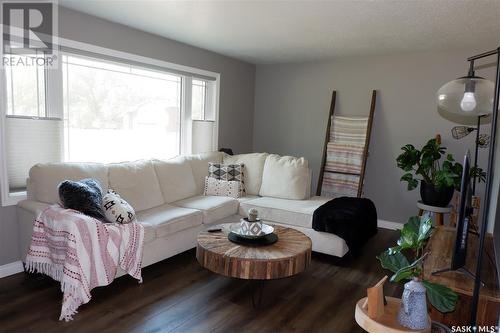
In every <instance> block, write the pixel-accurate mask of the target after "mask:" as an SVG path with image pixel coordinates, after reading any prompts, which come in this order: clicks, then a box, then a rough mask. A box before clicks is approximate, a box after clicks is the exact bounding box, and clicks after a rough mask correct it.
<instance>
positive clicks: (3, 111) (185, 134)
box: [0, 37, 221, 206]
mask: <svg viewBox="0 0 500 333" xmlns="http://www.w3.org/2000/svg"><path fill="white" fill-rule="evenodd" d="M57 46H58V47H60V48H67V49H71V50H72V51H71V53H75V55H78V54H81V55H82V56H85V54H88V53H92V54H94V55H95V56H96V57H99V56H102V59H103V60H106V58H113V59H117V60H121V61H122V62H124V63H131V64H136V65H139V66H140V64H143V65H144V67H146V68H147V67H156V68H158V69H159V70H162V71H164V72H170V73H173V74H176V75H179V74H180V75H181V90H182V91H181V138H180V144H181V149H180V153H181V155H186V154H190V153H191V151H192V140H191V139H192V125H191V100H192V96H191V91H192V90H191V88H192V84H191V83H192V80H193V78H194V79H197V78H202V79H203V78H205V80H206V78H210V79H211V80H213V81H210V82H211V84H210V85H211V86H213V89H212V90H213V92H212V94H213V98H214V101H213V105H212V106H211V107H213V111H214V112H215V115H214V119H213V120H214V122H215V126H214V133H213V150H217V147H218V139H219V135H218V134H219V96H220V76H221V75H220V73H217V72H213V71H208V70H204V69H200V68H196V67H190V66H185V65H179V64H176V63H172V62H168V61H163V60H159V59H154V58H150V57H145V56H141V55H137V54H133V53H128V52H123V51H118V50H113V49H110V48H105V47H101V46H96V45H93V44H88V43H83V42H77V41H73V40H69V39H65V38H60V37H59V38H58V45H57ZM79 51H80V52H79ZM61 60H62V56H58V57H57V61H58V62H59V66H57V69H45V73H46V75H45V80H46V81H45V88H46V92H45V94H46V104H45V105H46V115H47V116H48V117H51V118H60V119H63V118H64V117H63V103H64V101H63V77H62V64H61ZM6 84H7V82H6V73H5V68H0V196H1V200H2V206H11V205H16V204H17V203H18V202H19V201H22V200H25V199H27V192H26V191H25V192H15V193H11V192H10V191H9V183H8V175H7V161H6V146H5V142H6V141H5V139H6V138H5V118H6V117H7V107H8V105H7V87H6ZM54 110H59V111H58V112H57V114H56V112H52V111H54ZM28 118H38V117H28Z"/></svg>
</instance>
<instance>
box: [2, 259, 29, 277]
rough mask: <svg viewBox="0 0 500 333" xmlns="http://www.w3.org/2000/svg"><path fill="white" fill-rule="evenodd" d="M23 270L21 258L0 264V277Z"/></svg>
mask: <svg viewBox="0 0 500 333" xmlns="http://www.w3.org/2000/svg"><path fill="white" fill-rule="evenodd" d="M22 271H24V268H23V262H22V261H21V260H19V261H14V262H11V263H9V264H5V265H2V266H0V279H1V278H3V277H6V276H9V275H14V274H17V273H21V272H22Z"/></svg>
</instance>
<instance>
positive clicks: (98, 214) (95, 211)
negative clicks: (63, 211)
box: [59, 178, 104, 220]
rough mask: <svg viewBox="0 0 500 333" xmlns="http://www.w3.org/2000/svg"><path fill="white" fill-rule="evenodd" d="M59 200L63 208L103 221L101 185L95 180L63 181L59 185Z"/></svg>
mask: <svg viewBox="0 0 500 333" xmlns="http://www.w3.org/2000/svg"><path fill="white" fill-rule="evenodd" d="M59 199H60V200H61V203H62V204H63V206H64V207H65V208H70V209H74V210H77V211H79V212H82V213H83V214H85V215H89V216H92V217H95V218H97V219H101V220H102V219H104V213H103V211H102V207H101V205H102V190H101V185H100V184H99V182H98V181H97V180H95V179H91V178H87V179H82V180H80V181H77V182H75V181H72V180H65V181H63V182H62V183H61V184H59Z"/></svg>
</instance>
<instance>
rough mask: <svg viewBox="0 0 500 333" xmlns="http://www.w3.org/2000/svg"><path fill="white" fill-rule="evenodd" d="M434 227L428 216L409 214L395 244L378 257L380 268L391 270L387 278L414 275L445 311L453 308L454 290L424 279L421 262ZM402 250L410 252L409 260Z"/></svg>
mask: <svg viewBox="0 0 500 333" xmlns="http://www.w3.org/2000/svg"><path fill="white" fill-rule="evenodd" d="M433 229H434V227H433V226H432V220H431V219H430V218H429V217H422V218H420V217H418V216H412V217H410V218H409V219H408V222H407V223H405V225H404V226H403V229H401V235H400V237H399V239H398V241H397V246H394V247H390V248H388V249H387V250H386V251H384V252H382V253H381V254H379V255H378V256H377V259H378V260H379V261H380V264H381V265H382V267H383V268H385V269H388V270H390V271H391V272H393V273H394V274H393V275H392V277H391V279H390V280H391V281H392V282H401V281H403V282H404V281H407V280H411V279H413V278H417V279H419V280H421V281H422V283H423V285H424V287H425V289H426V291H427V297H428V299H429V301H430V303H431V304H432V306H434V307H435V308H436V309H437V310H439V311H440V312H443V313H446V312H451V311H453V310H455V306H456V304H457V301H458V296H457V294H455V293H454V292H453V291H452V290H451V289H450V288H448V287H446V286H443V285H441V284H438V283H433V282H430V281H428V280H425V279H423V262H424V259H425V257H426V256H427V255H428V252H426V253H424V248H425V245H426V244H427V242H428V240H429V238H430V237H431V234H432V231H433ZM403 252H405V253H408V252H410V254H412V257H411V260H409V259H408V258H407V257H406V256H405V254H404V253H403Z"/></svg>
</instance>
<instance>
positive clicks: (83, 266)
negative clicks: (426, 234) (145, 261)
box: [26, 205, 144, 321]
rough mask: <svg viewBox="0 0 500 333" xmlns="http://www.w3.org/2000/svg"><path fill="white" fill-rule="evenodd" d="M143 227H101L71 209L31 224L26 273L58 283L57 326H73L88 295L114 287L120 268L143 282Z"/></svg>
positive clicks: (48, 212) (50, 211)
mask: <svg viewBox="0 0 500 333" xmlns="http://www.w3.org/2000/svg"><path fill="white" fill-rule="evenodd" d="M143 243H144V227H143V226H142V225H141V224H139V223H137V222H132V223H129V224H116V223H106V224H105V223H102V222H100V221H99V220H96V219H94V218H92V217H90V216H87V215H83V214H81V213H79V212H77V211H74V210H71V209H64V208H62V207H60V206H59V205H53V206H50V207H48V208H47V209H45V210H44V211H43V212H41V213H40V214H39V215H38V217H37V219H36V220H35V223H34V226H33V235H32V237H31V245H30V248H29V250H28V255H27V257H26V268H27V270H28V271H30V272H34V271H36V272H39V273H43V274H46V275H48V276H50V277H52V278H53V279H54V280H56V281H59V282H60V283H61V290H62V292H63V302H62V308H61V316H60V318H59V320H65V321H68V320H71V319H73V315H74V314H75V313H76V312H77V309H78V307H79V306H80V305H82V304H85V303H87V302H89V301H90V298H91V296H90V291H91V290H92V289H93V288H95V287H99V286H106V285H108V284H110V283H111V282H113V280H114V278H115V276H116V274H117V271H118V268H121V269H123V270H124V271H125V272H127V273H128V274H130V275H131V276H132V277H134V278H135V279H137V280H139V282H142V278H141V264H142V250H143Z"/></svg>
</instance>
